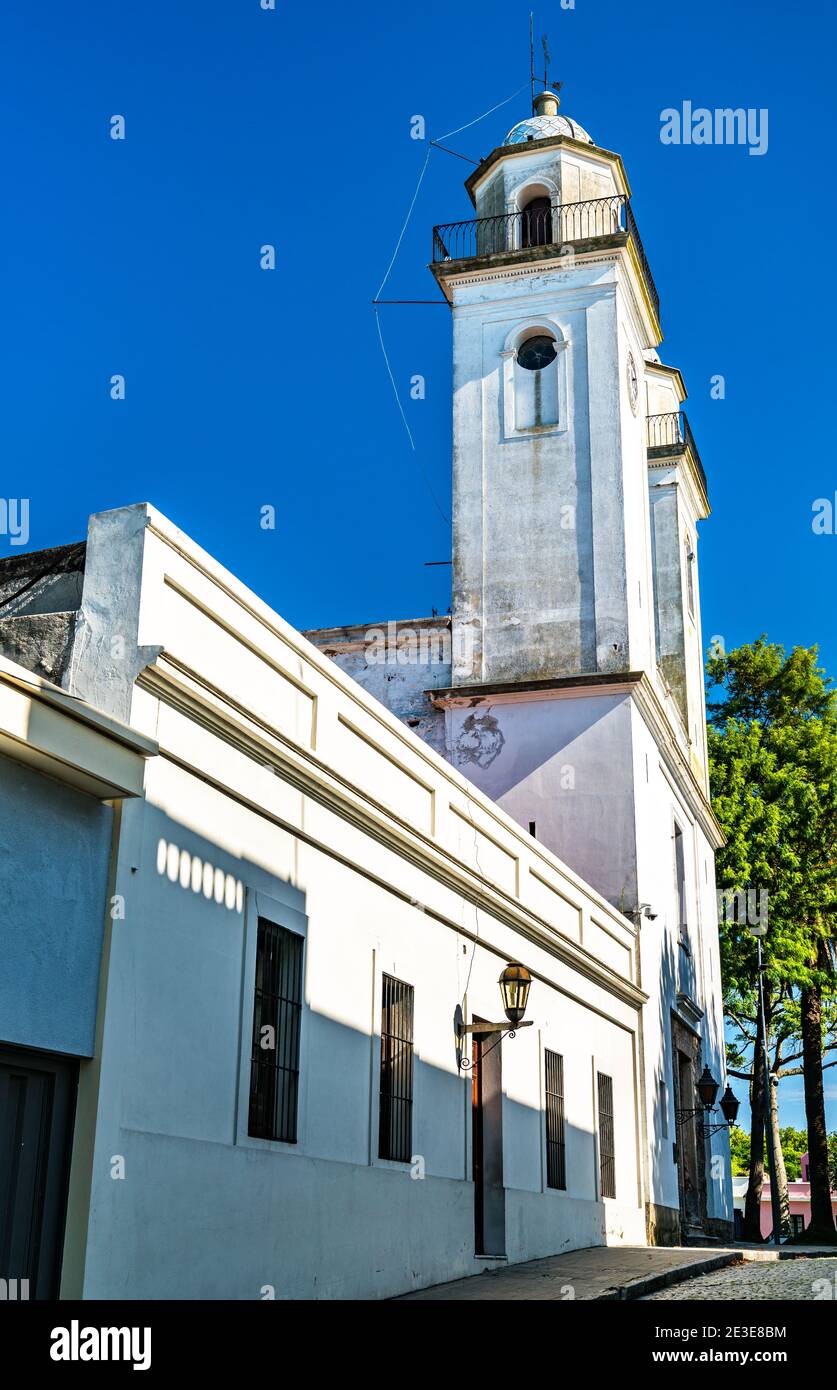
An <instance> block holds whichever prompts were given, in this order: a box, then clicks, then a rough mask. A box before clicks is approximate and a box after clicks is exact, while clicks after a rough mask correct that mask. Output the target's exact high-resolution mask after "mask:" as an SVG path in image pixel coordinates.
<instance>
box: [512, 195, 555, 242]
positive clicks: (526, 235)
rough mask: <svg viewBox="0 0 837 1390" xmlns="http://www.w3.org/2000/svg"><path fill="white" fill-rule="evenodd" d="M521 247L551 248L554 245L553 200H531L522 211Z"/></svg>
mask: <svg viewBox="0 0 837 1390" xmlns="http://www.w3.org/2000/svg"><path fill="white" fill-rule="evenodd" d="M521 223H522V225H521V238H520V239H521V245H523V246H549V245H551V243H552V200H551V199H550V198H548V197H545V196H540V195H539V196H538V197H537V198H531V199H530V200H529V202H528V203H527V204H526V206H525V207H524V208H523V209H522V211H521Z"/></svg>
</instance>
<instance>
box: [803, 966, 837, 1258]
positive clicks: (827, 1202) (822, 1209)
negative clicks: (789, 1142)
mask: <svg viewBox="0 0 837 1390" xmlns="http://www.w3.org/2000/svg"><path fill="white" fill-rule="evenodd" d="M801 1002H802V1068H803V1077H804V1081H805V1118H806V1119H807V1121H808V1176H809V1178H810V1180H811V1224H810V1226H809V1227H808V1231H807V1235H808V1238H809V1240H811V1241H812V1242H817V1243H822V1242H825V1243H827V1244H837V1231H835V1229H834V1216H833V1214H832V1211H831V1190H830V1183H829V1180H828V1131H827V1129H826V1124H825V1095H824V1091H823V1079H822V998H821V994H820V989H819V987H818V986H816V985H812V987H811V988H810V989H804V990H803V991H802V1001H801Z"/></svg>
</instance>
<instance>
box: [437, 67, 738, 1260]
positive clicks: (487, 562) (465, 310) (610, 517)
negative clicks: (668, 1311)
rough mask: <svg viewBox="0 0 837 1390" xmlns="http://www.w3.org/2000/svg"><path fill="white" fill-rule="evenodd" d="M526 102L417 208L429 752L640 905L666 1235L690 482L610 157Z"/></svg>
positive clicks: (649, 292) (707, 1009) (695, 598)
mask: <svg viewBox="0 0 837 1390" xmlns="http://www.w3.org/2000/svg"><path fill="white" fill-rule="evenodd" d="M535 106H536V113H535V114H534V115H533V116H532V117H530V118H529V119H527V120H524V121H521V122H520V123H519V124H518V125H516V126H515V127H514V128H513V130H512V131H511V132H510V133H509V135H508V136H507V137H506V139H505V141H504V142H503V144H502V145H500V146H499V147H498V148H497V149H495V150H493V151H492V153H491V154H489V155H488V156H487V157H486V158H485V159H484V160H483V161H482V163H481V164H480V165H479V167H478V168H477V169H476V170H475V171H474V173H473V174H472V175H471V177H470V178H469V179H468V181H467V184H466V188H467V190H468V193H469V195H470V198H471V200H472V203H473V205H474V209H475V218H474V219H473V220H470V221H467V222H458V223H453V224H448V225H446V226H440V227H437V228H436V229H435V232H434V262H433V266H432V270H433V273H434V275H435V276H436V279H437V281H438V283H439V285H440V287H441V289H442V291H443V293H444V294H445V296H446V298H447V300H448V302H449V303H450V306H451V309H452V315H453V392H454V400H453V606H452V613H453V619H452V621H453V643H452V648H453V667H452V673H451V684H450V686H449V687H448V688H446V689H442V690H437V691H433V692H429V694H430V697H431V699H432V701H433V704H434V705H435V706H436V707H437V708H439V709H443V710H444V712H445V740H446V750H447V756H448V757H449V758H450V760H451V761H452V762H453V763H454V764H455V765H456V766H458V767H459V769H460V770H461V771H462V772H463V773H465V775H466V776H468V777H470V778H471V779H472V780H473V781H474V782H476V783H477V785H479V786H480V787H481V788H482V790H483V791H485V792H486V793H487V794H488V795H489V796H491V797H492V798H493V799H494V800H495V801H497V802H498V803H499V804H500V805H501V806H502V807H503V808H504V809H505V810H506V811H507V812H508V813H509V814H510V815H512V816H513V817H514V818H515V819H516V820H517V821H518V822H519V823H520V824H522V825H523V826H524V827H526V828H527V829H530V830H531V832H532V834H533V835H534V836H536V838H537V839H538V840H540V841H541V842H542V843H544V844H545V845H546V846H548V847H549V848H550V849H551V850H553V851H554V852H555V853H557V854H558V855H559V856H560V857H561V858H562V859H563V860H564V861H565V863H567V864H568V865H569V866H570V867H571V868H572V869H574V870H575V871H576V872H577V873H578V874H579V875H580V876H581V877H582V878H584V879H585V880H586V881H587V882H588V883H590V884H592V885H593V887H595V888H597V889H598V891H599V892H600V893H601V894H602V895H603V896H604V897H606V898H607V899H608V900H609V901H610V902H611V903H613V904H614V905H615V906H616V907H618V908H619V909H621V911H623V912H624V913H625V914H626V915H628V916H629V917H631V918H632V920H633V921H634V922H635V923H636V924H637V926H638V927H639V928H640V938H641V960H642V975H643V980H642V983H643V987H644V988H645V989H646V990H648V992H649V994H650V995H651V998H652V1002H653V1008H652V1007H651V1006H650V1005H649V1009H648V1010H647V1011H646V1013H647V1020H646V1024H645V1028H646V1035H645V1044H646V1072H647V1077H648V1086H649V1087H650V1088H651V1091H652V1092H653V1094H650V1095H649V1096H648V1097H647V1111H646V1123H647V1127H648V1137H649V1152H650V1154H651V1159H650V1163H651V1167H652V1169H653V1170H654V1171H653V1173H651V1174H649V1184H650V1186H649V1190H650V1192H651V1194H652V1195H651V1201H650V1203H649V1214H648V1225H649V1236H650V1237H651V1238H652V1239H655V1238H656V1239H662V1240H666V1239H672V1238H677V1234H678V1232H680V1233H682V1232H683V1231H684V1230H685V1229H686V1228H687V1227H688V1226H695V1227H699V1228H701V1229H702V1230H703V1231H704V1233H706V1232H708V1231H710V1230H712V1229H714V1227H713V1222H717V1223H718V1229H719V1230H720V1229H721V1228H722V1225H723V1222H722V1217H725V1216H726V1205H725V1203H726V1194H723V1195H722V1196H721V1195H719V1194H718V1192H717V1191H715V1190H714V1189H712V1188H711V1184H710V1185H709V1189H707V1184H706V1181H705V1172H704V1169H705V1165H704V1164H703V1163H702V1162H701V1161H700V1160H699V1157H698V1155H697V1149H696V1147H695V1145H696V1142H697V1141H694V1140H693V1139H692V1138H690V1137H689V1136H688V1135H686V1136H685V1137H684V1136H682V1135H681V1136H680V1139H681V1140H682V1142H681V1143H680V1147H679V1151H678V1150H676V1149H674V1147H673V1146H674V1144H675V1141H677V1140H678V1131H677V1126H676V1121H675V1117H674V1107H676V1106H677V1105H678V1104H679V1105H680V1107H681V1108H682V1109H683V1110H686V1109H688V1107H689V1106H690V1105H693V1104H694V1101H693V1099H692V1098H690V1097H688V1095H687V1094H684V1088H685V1092H686V1093H687V1092H688V1089H689V1085H690V1084H691V1083H690V1081H689V1078H690V1077H691V1076H692V1071H693V1070H694V1068H695V1067H697V1065H698V1062H701V1064H702V1063H703V1062H704V1061H708V1062H709V1064H710V1065H711V1066H713V1067H714V1068H716V1069H718V1070H722V1069H723V1065H724V1064H723V1020H722V1013H721V1008H720V970H719V964H718V934H717V912H716V902H715V875H714V850H715V849H716V848H717V847H718V845H719V844H720V843H721V838H720V832H719V829H718V826H717V822H716V821H715V818H714V816H713V814H712V811H711V808H710V805H709V788H708V777H707V765H706V738H705V712H704V697H703V661H702V639H701V631H700V601H699V589H698V572H697V524H698V522H699V521H700V520H702V519H703V518H705V517H707V516H708V515H709V504H708V500H707V490H706V479H705V476H704V473H703V469H702V467H701V463H700V459H699V457H698V453H697V449H696V447H695V444H694V441H693V439H692V435H691V432H690V430H689V427H688V423H687V422H686V418H685V416H684V415H683V414H682V412H681V404H682V402H683V400H684V398H685V395H686V391H685V387H684V385H683V381H682V378H681V376H680V373H679V372H678V371H677V370H676V368H672V367H669V366H666V365H665V364H663V363H662V362H661V360H660V357H659V355H658V352H657V348H658V346H659V344H660V341H661V336H662V335H661V329H660V305H659V298H658V295H657V291H656V288H655V285H654V281H653V278H652V275H651V271H650V268H649V265H648V261H647V258H646V255H645V251H644V249H643V246H642V242H641V240H640V237H639V232H638V230H637V226H636V222H635V220H634V217H633V213H632V210H631V202H630V194H631V190H630V187H629V184H628V179H627V174H626V172H625V168H624V165H623V163H622V159H621V157H620V156H619V155H618V154H615V153H613V152H612V151H610V150H607V149H604V148H602V147H601V146H599V145H597V144H595V143H594V142H593V140H592V139H591V137H590V135H588V133H587V132H586V131H585V130H584V129H582V127H581V126H579V125H578V124H577V123H576V122H575V121H572V120H570V119H569V118H568V117H566V116H564V115H562V114H560V113H559V98H558V96H557V94H556V93H555V92H554V91H551V90H546V91H544V92H543V93H542V94H541V95H540V96H539V97H538V99H537V102H536V103H535ZM695 1075H697V1073H695ZM678 1098H680V1099H679V1100H678ZM689 1133H691V1131H690V1132H689ZM719 1143H720V1141H719ZM692 1150H694V1152H693V1151H692ZM678 1152H679V1160H678V1161H675V1160H676V1157H677V1154H678ZM716 1186H717V1185H716ZM724 1229H725V1228H724Z"/></svg>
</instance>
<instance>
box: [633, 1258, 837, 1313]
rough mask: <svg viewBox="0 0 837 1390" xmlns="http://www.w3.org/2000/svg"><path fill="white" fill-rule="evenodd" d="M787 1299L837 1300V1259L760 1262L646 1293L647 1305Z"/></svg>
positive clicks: (798, 1300)
mask: <svg viewBox="0 0 837 1390" xmlns="http://www.w3.org/2000/svg"><path fill="white" fill-rule="evenodd" d="M772 1298H776V1299H785V1300H788V1301H790V1302H796V1303H808V1302H812V1301H815V1300H817V1299H835V1298H837V1259H833V1258H831V1259H830V1258H824V1259H811V1260H805V1259H797V1260H779V1261H776V1262H775V1263H768V1262H765V1261H756V1262H753V1263H747V1264H743V1265H733V1266H731V1267H730V1268H728V1269H718V1270H715V1271H714V1272H713V1273H711V1274H700V1275H698V1276H697V1277H696V1278H695V1279H687V1280H686V1281H685V1283H682V1284H675V1285H673V1286H672V1287H671V1288H668V1289H661V1290H660V1292H659V1293H652V1294H646V1295H645V1298H644V1299H643V1300H642V1302H643V1303H652V1302H657V1301H659V1300H662V1299H666V1300H669V1299H682V1300H687V1299H698V1300H703V1301H705V1302H707V1303H715V1302H718V1303H721V1302H725V1301H727V1300H730V1299H741V1300H743V1301H756V1300H761V1299H772Z"/></svg>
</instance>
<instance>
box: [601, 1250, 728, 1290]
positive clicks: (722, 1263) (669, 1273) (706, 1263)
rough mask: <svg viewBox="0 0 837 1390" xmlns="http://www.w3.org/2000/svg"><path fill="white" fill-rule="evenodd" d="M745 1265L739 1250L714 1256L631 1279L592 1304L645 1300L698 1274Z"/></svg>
mask: <svg viewBox="0 0 837 1390" xmlns="http://www.w3.org/2000/svg"><path fill="white" fill-rule="evenodd" d="M743 1263H744V1260H743V1257H742V1255H741V1253H740V1251H738V1250H735V1251H733V1252H732V1253H731V1254H730V1253H728V1254H725V1255H713V1256H711V1257H710V1258H709V1259H708V1260H694V1261H693V1262H692V1263H691V1264H686V1265H678V1266H677V1268H676V1269H667V1270H665V1271H663V1272H662V1273H660V1274H644V1275H642V1277H641V1278H639V1279H631V1280H630V1281H629V1282H628V1283H627V1284H622V1285H620V1287H619V1288H614V1289H606V1290H605V1292H604V1293H600V1294H597V1295H596V1297H595V1298H593V1299H591V1300H590V1302H591V1303H600V1302H602V1301H607V1302H617V1301H618V1302H621V1301H626V1300H628V1299H634V1298H644V1297H645V1295H646V1294H649V1293H658V1292H659V1290H660V1289H667V1288H670V1286H671V1285H672V1284H682V1283H683V1282H684V1281H685V1280H687V1279H693V1278H694V1277H695V1275H696V1274H713V1273H714V1272H715V1270H716V1269H727V1268H728V1267H729V1266H730V1265H740V1264H743Z"/></svg>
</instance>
